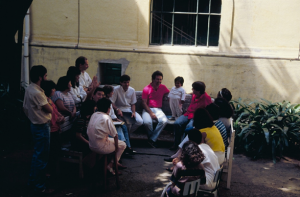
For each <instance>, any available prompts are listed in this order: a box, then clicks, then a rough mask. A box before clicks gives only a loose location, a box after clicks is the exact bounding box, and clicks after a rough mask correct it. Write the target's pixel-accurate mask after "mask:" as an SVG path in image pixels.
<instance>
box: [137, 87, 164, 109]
mask: <svg viewBox="0 0 300 197" xmlns="http://www.w3.org/2000/svg"><path fill="white" fill-rule="evenodd" d="M169 92H170V90H169V89H168V88H167V87H166V86H165V85H162V84H160V85H159V86H158V88H157V90H154V88H153V87H152V85H151V83H150V84H149V85H147V86H146V87H144V89H143V94H142V99H147V105H148V106H149V107H150V108H161V107H162V100H163V96H164V94H166V93H169Z"/></svg>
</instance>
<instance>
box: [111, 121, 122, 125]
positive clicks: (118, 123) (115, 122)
mask: <svg viewBox="0 0 300 197" xmlns="http://www.w3.org/2000/svg"><path fill="white" fill-rule="evenodd" d="M113 123H114V125H123V124H124V122H119V121H113Z"/></svg>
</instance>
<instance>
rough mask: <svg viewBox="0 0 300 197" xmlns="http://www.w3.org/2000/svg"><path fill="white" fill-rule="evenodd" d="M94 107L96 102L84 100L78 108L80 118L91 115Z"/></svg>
mask: <svg viewBox="0 0 300 197" xmlns="http://www.w3.org/2000/svg"><path fill="white" fill-rule="evenodd" d="M95 107H96V102H95V101H93V100H85V101H84V102H83V103H82V105H81V108H80V115H81V117H82V118H85V117H86V116H89V115H92V114H93V113H94V110H95Z"/></svg>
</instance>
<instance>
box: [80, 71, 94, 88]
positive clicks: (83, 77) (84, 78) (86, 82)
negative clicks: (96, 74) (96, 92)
mask: <svg viewBox="0 0 300 197" xmlns="http://www.w3.org/2000/svg"><path fill="white" fill-rule="evenodd" d="M91 83H92V79H91V77H90V75H89V74H88V73H87V72H84V73H82V72H81V74H80V75H79V85H81V86H82V87H84V88H85V87H89V86H90V85H91Z"/></svg>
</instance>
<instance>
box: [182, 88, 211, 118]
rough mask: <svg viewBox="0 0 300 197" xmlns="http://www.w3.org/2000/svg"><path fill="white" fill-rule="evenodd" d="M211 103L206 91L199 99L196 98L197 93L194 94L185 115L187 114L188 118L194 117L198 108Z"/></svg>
mask: <svg viewBox="0 0 300 197" xmlns="http://www.w3.org/2000/svg"><path fill="white" fill-rule="evenodd" d="M209 104H211V98H210V96H209V95H208V94H207V93H206V92H205V93H204V94H202V95H201V96H200V98H199V99H198V100H196V95H195V94H193V97H192V100H191V104H190V106H189V108H188V109H187V111H186V113H185V114H184V116H187V117H188V119H192V118H193V117H194V113H195V111H196V110H197V109H198V108H205V107H206V106H207V105H209Z"/></svg>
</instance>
